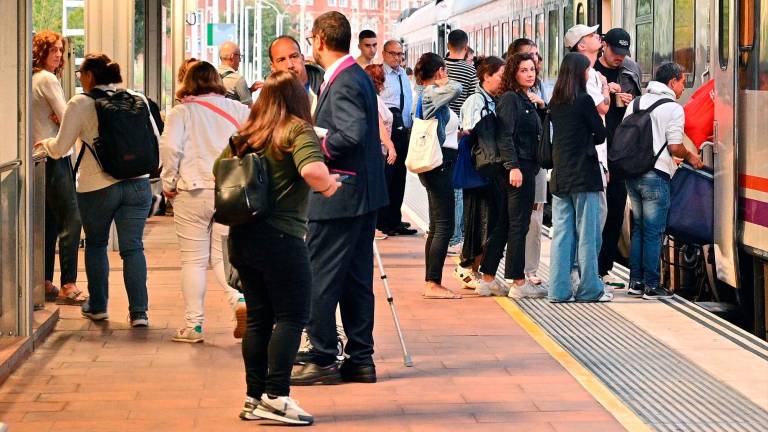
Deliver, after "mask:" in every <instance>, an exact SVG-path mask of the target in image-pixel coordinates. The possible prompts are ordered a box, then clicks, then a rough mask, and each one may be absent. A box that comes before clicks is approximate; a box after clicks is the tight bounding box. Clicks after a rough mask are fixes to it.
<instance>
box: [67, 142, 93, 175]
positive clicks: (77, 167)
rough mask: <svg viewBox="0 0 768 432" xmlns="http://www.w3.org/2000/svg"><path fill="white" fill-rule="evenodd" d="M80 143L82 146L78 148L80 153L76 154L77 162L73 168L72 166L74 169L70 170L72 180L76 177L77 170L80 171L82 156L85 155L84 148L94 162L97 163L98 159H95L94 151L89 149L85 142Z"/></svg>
mask: <svg viewBox="0 0 768 432" xmlns="http://www.w3.org/2000/svg"><path fill="white" fill-rule="evenodd" d="M82 143H83V145H82V146H81V147H80V153H78V154H77V160H76V161H75V166H74V168H72V177H73V178H75V177H77V170H78V169H80V164H81V163H82V162H83V155H84V154H85V149H86V147H87V148H88V150H89V151H90V152H91V154H92V155H93V157H94V158H95V159H96V162H98V161H99V158H98V157H96V153H94V151H93V149H92V148H91V146H90V145H89V144H88V143H87V142H85V141H82Z"/></svg>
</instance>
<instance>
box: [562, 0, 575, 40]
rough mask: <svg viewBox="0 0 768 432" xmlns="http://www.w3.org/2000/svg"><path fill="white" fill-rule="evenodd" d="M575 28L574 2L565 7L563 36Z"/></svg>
mask: <svg viewBox="0 0 768 432" xmlns="http://www.w3.org/2000/svg"><path fill="white" fill-rule="evenodd" d="M571 27H573V2H570V1H569V2H567V3H566V4H565V7H563V35H565V32H566V31H568V29H569V28H571Z"/></svg>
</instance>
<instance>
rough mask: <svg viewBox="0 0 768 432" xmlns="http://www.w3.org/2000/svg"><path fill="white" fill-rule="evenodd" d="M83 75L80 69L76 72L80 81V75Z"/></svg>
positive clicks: (76, 76)
mask: <svg viewBox="0 0 768 432" xmlns="http://www.w3.org/2000/svg"><path fill="white" fill-rule="evenodd" d="M81 73H82V72H81V71H80V69H78V70H76V71H75V78H77V79H80V74H81Z"/></svg>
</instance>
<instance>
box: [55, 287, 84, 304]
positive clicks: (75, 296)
mask: <svg viewBox="0 0 768 432" xmlns="http://www.w3.org/2000/svg"><path fill="white" fill-rule="evenodd" d="M86 301H88V296H86V295H83V292H82V291H80V290H79V289H75V290H74V291H70V292H69V294H65V295H60V296H57V297H56V304H57V305H64V306H80V305H82V304H83V303H85V302H86Z"/></svg>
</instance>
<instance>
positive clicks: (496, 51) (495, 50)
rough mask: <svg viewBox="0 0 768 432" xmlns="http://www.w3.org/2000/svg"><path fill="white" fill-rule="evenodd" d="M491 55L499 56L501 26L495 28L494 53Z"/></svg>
mask: <svg viewBox="0 0 768 432" xmlns="http://www.w3.org/2000/svg"><path fill="white" fill-rule="evenodd" d="M490 55H495V56H497V55H499V25H498V24H496V25H495V26H493V51H491V54H490Z"/></svg>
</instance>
